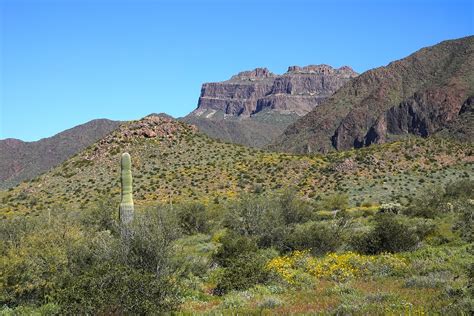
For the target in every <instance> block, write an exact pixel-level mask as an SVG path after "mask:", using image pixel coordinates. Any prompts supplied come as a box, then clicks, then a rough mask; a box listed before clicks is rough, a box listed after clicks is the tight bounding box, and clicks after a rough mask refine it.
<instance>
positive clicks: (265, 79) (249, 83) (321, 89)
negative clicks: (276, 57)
mask: <svg viewBox="0 0 474 316" xmlns="http://www.w3.org/2000/svg"><path fill="white" fill-rule="evenodd" d="M356 76H357V73H356V72H354V71H353V70H352V69H351V68H350V67H347V66H344V67H341V68H339V69H335V68H333V67H331V66H328V65H310V66H306V67H299V66H290V67H289V68H288V71H287V72H286V73H285V74H283V75H275V74H273V73H272V72H270V71H269V70H268V69H266V68H256V69H254V70H252V71H244V72H241V73H239V74H237V75H235V76H233V77H232V78H231V79H230V80H227V81H224V82H215V83H205V84H203V86H202V89H201V96H200V98H199V103H198V108H197V109H196V110H195V111H194V112H193V113H192V114H194V115H197V116H200V115H201V114H202V113H204V112H205V111H207V110H215V111H222V112H224V113H225V114H226V115H231V116H244V117H248V116H250V115H253V114H255V113H258V112H260V111H262V110H264V109H271V110H276V111H279V112H282V113H296V114H298V115H300V116H302V115H304V114H306V113H308V112H309V111H311V110H312V109H313V108H314V107H315V106H317V105H318V104H319V103H321V102H322V101H323V100H324V99H326V98H327V97H329V96H331V95H332V94H333V93H334V92H335V91H336V90H337V89H339V88H340V87H341V86H342V85H344V84H345V83H346V82H347V81H349V80H350V79H351V78H354V77H356Z"/></svg>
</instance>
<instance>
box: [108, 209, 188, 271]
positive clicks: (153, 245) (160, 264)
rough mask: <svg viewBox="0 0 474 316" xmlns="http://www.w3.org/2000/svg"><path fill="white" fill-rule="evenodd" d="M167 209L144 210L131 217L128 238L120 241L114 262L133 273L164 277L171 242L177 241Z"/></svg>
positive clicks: (175, 226) (175, 227) (175, 225)
mask: <svg viewBox="0 0 474 316" xmlns="http://www.w3.org/2000/svg"><path fill="white" fill-rule="evenodd" d="M174 214H175V213H174V212H173V211H172V210H171V209H166V208H160V209H148V210H145V211H144V212H141V213H138V214H136V215H135V219H134V221H133V223H132V225H131V231H132V234H131V236H130V237H122V238H125V239H123V240H122V241H121V243H120V244H119V245H120V248H119V249H118V256H119V257H118V258H117V260H119V261H121V260H123V262H124V263H125V264H127V265H129V266H132V267H136V268H137V269H144V270H147V271H150V272H155V273H165V270H167V269H168V268H169V264H170V263H169V259H170V256H171V253H172V247H173V241H174V240H176V239H177V238H178V237H180V232H179V225H178V221H177V219H176V216H175V215H174Z"/></svg>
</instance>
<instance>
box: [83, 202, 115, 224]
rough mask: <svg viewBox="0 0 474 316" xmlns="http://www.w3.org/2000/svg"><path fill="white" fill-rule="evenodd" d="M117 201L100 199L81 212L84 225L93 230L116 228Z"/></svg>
mask: <svg viewBox="0 0 474 316" xmlns="http://www.w3.org/2000/svg"><path fill="white" fill-rule="evenodd" d="M116 204H117V203H116V202H115V201H113V200H109V199H100V200H99V201H98V202H96V203H94V204H92V205H91V206H89V207H88V208H86V209H85V210H84V211H82V212H81V214H80V222H81V224H82V225H83V226H84V227H87V228H88V229H93V230H114V229H116V228H117V227H116V225H115V224H116V221H117V220H118V212H117V205H116Z"/></svg>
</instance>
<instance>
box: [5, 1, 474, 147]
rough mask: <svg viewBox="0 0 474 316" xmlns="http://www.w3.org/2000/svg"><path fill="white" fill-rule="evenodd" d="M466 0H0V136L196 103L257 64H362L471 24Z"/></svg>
mask: <svg viewBox="0 0 474 316" xmlns="http://www.w3.org/2000/svg"><path fill="white" fill-rule="evenodd" d="M472 3H473V1H472V0H467V1H461V0H401V1H394V0H393V1H391V0H378V1H377V0H372V1H369V0H365V1H355V0H353V1H349V0H345V1H342V0H341V1H338V0H332V1H330V0H327V1H316V0H313V1H310V0H307V1H299V0H286V1H283V0H273V1H270V0H260V1H259V0H241V1H239V0H222V1H217V0H213V1H212V0H202V1H200V0H188V1H185V0H174V1H172V0H167V1H158V0H156V1H152V0H128V1H126V0H116V1H113V0H62V1H61V0H0V62H1V63H0V139H2V138H9V137H13V138H20V139H23V140H29V141H31V140H37V139H39V138H42V137H48V136H52V135H53V134H55V133H58V132H60V131H62V130H64V129H67V128H70V127H73V126H75V125H77V124H81V123H84V122H87V121H89V120H91V119H95V118H110V119H118V120H129V119H137V118H140V117H143V116H145V115H147V114H149V113H152V112H166V113H168V114H171V115H173V116H175V117H178V116H184V115H186V114H187V113H189V112H190V111H192V110H193V109H194V108H195V107H196V105H197V100H198V97H199V93H200V89H201V84H202V83H203V82H211V81H222V80H225V79H228V78H229V77H230V76H231V75H233V74H235V73H237V72H239V71H242V70H248V69H253V68H255V67H268V68H269V69H270V70H271V71H273V72H275V73H283V72H285V71H286V69H287V67H288V66H290V65H307V64H320V63H325V64H330V65H333V66H336V67H339V66H342V65H349V66H351V67H353V68H354V69H355V70H356V71H358V72H363V71H365V70H368V69H370V68H373V67H377V66H382V65H386V64H387V63H389V62H390V61H392V60H395V59H400V58H403V57H405V56H407V55H409V54H410V53H412V52H414V51H416V50H418V49H420V48H422V47H424V46H429V45H434V44H436V43H438V42H440V41H443V40H446V39H453V38H459V37H464V36H467V35H472V34H473V33H474V31H473V28H474V27H473V15H474V13H473V12H474V7H473V4H472Z"/></svg>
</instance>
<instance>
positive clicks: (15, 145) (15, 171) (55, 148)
mask: <svg viewBox="0 0 474 316" xmlns="http://www.w3.org/2000/svg"><path fill="white" fill-rule="evenodd" d="M120 124H121V122H119V121H112V120H108V119H95V120H91V121H89V122H86V123H84V124H80V125H77V126H74V127H72V128H69V129H67V130H64V131H62V132H60V133H57V134H55V135H53V136H51V137H46V138H42V139H40V140H37V141H33V142H25V141H22V140H19V139H15V138H7V139H3V140H0V189H1V188H4V189H5V188H10V187H12V186H15V185H17V184H18V183H20V182H21V181H24V180H30V179H33V178H34V177H36V176H38V175H39V174H41V173H43V172H45V171H48V170H49V169H51V168H53V167H54V166H56V165H58V164H60V163H61V162H63V161H64V160H66V159H68V158H69V157H71V156H73V155H74V154H76V153H77V152H79V151H81V150H83V149H84V148H86V147H87V146H89V145H90V144H92V143H94V142H95V141H97V140H98V139H100V138H102V137H103V136H105V135H106V134H108V133H110V132H111V131H113V130H114V129H115V128H117V127H118V126H119V125H120Z"/></svg>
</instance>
